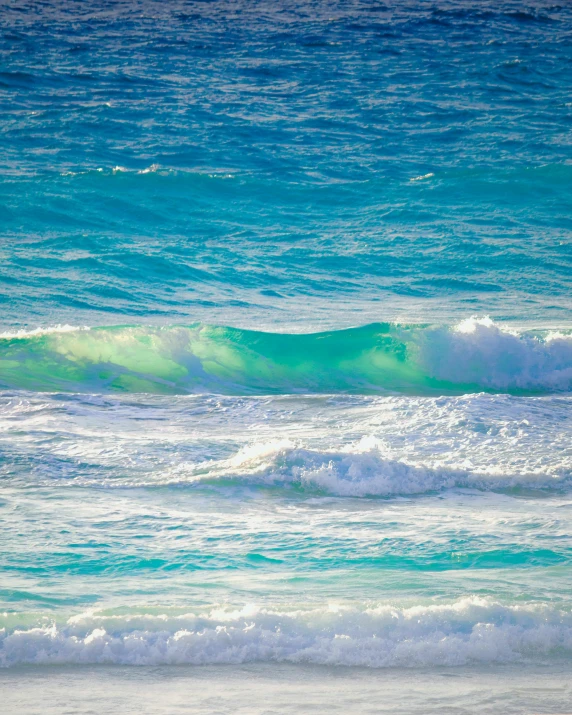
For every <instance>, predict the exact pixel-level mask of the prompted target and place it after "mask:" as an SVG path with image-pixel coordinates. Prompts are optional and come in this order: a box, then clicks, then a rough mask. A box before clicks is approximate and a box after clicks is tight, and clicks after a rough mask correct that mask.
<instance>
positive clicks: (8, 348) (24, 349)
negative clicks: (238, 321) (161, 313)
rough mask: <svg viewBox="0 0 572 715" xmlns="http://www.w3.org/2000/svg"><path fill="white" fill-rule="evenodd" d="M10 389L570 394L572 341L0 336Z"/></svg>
mask: <svg viewBox="0 0 572 715" xmlns="http://www.w3.org/2000/svg"><path fill="white" fill-rule="evenodd" d="M0 385H3V386H5V387H9V388H24V389H33V390H43V391H73V392H110V391H123V392H149V393H167V394H169V393H171V394H173V393H179V394H184V393H220V394H229V395H233V394H234V395H236V394H291V393H356V394H375V393H383V392H386V393H387V392H400V393H405V394H418V395H424V394H428V395H430V394H465V393H471V392H480V391H488V392H508V393H513V394H527V393H536V394H542V393H551V392H566V391H569V390H570V389H571V388H572V335H570V334H568V333H562V332H555V331H538V332H535V333H531V332H520V333H519V332H515V331H511V330H509V329H507V328H501V327H500V326H498V325H496V324H495V323H493V322H492V321H491V320H489V319H487V318H485V319H476V318H470V319H468V320H465V321H463V322H461V323H460V324H458V325H456V326H427V325H401V324H394V323H377V324H373V325H366V326H364V327H361V328H350V329H348V330H339V331H330V332H325V333H312V334H282V333H263V332H258V331H253V330H241V329H238V328H228V327H218V326H212V325H205V324H200V323H196V324H193V325H190V326H173V327H164V328H155V327H152V326H151V327H150V326H114V327H102V328H92V329H90V330H85V329H77V330H74V329H73V328H71V327H69V326H63V327H59V328H55V329H45V330H43V329H38V330H37V331H32V332H29V333H5V334H4V336H0Z"/></svg>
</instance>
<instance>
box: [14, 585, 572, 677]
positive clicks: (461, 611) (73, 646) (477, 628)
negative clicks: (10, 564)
mask: <svg viewBox="0 0 572 715" xmlns="http://www.w3.org/2000/svg"><path fill="white" fill-rule="evenodd" d="M571 651H572V612H571V611H570V609H569V608H566V609H562V610H559V609H558V608H556V607H553V606H548V605H542V604H541V605H532V604H519V605H505V604H502V603H499V602H495V601H493V600H490V599H484V598H477V597H468V598H464V599H461V600H459V601H456V602H454V603H451V604H445V605H418V606H413V607H405V608H403V607H401V608H400V607H396V606H392V605H387V604H383V605H369V606H364V605H362V606H360V607H356V606H355V605H352V606H348V605H330V606H325V607H307V608H300V609H298V610H285V609H283V608H281V609H273V608H260V607H256V606H247V607H244V608H242V609H238V610H226V609H224V608H220V609H213V610H211V611H210V612H206V613H203V614H200V613H196V614H195V613H187V614H183V615H167V614H165V615H149V614H144V613H143V614H130V615H102V614H97V613H93V612H91V613H85V614H81V615H77V616H74V617H71V618H69V619H68V620H67V621H66V622H63V623H60V624H56V623H52V624H50V625H40V626H37V627H22V626H17V625H16V626H12V627H6V628H3V629H1V630H0V665H2V666H4V667H9V666H14V665H18V664H22V663H35V664H56V663H57V664H63V663H91V664H96V663H106V664H122V665H163V664H166V665H167V664H193V665H203V664H222V663H246V662H254V661H266V662H268V661H270V662H292V663H313V664H320V665H334V666H336V665H342V666H361V667H370V668H385V667H391V666H402V667H418V666H435V665H446V666H456V665H465V664H468V663H502V662H510V661H517V660H521V659H534V658H538V657H539V656H541V657H545V656H547V655H550V654H558V653H562V652H564V653H567V654H569V653H570V652H571Z"/></svg>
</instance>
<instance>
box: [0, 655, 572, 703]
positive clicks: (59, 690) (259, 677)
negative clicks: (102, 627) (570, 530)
mask: <svg viewBox="0 0 572 715" xmlns="http://www.w3.org/2000/svg"><path fill="white" fill-rule="evenodd" d="M39 691H41V693H42V696H41V700H42V704H41V706H40V705H39V704H38V697H37V694H38V692H39ZM0 693H1V695H2V700H3V702H4V703H5V706H6V707H8V708H9V709H10V712H25V713H27V714H28V715H40V713H41V714H42V715H55V714H56V713H58V715H59V713H67V712H69V713H71V712H73V713H78V715H87V713H99V712H121V713H126V714H130V713H134V714H135V713H140V712H145V713H149V714H150V715H155V713H157V714H158V713H165V712H169V713H189V712H192V713H198V714H200V713H205V715H206V714H207V713H208V714H209V715H214V714H215V713H216V714H218V713H221V715H222V713H228V712H233V713H252V714H253V715H271V714H272V713H300V712H304V713H307V712H312V713H318V714H321V713H330V712H333V713H336V712H339V713H352V715H353V714H354V713H355V715H368V714H370V713H371V714H373V713H389V714H391V715H424V714H425V713H443V712H446V713H450V714H451V715H466V714H468V713H478V714H479V715H481V714H482V715H493V714H495V713H499V712H503V713H507V714H508V715H513V714H514V715H517V714H518V715H522V714H525V713H526V714H527V715H528V714H530V715H565V714H567V713H569V712H570V701H571V698H572V680H571V676H570V672H569V668H568V665H567V664H565V663H560V664H559V665H557V666H556V667H554V666H551V667H546V666H543V665H537V666H535V667H533V668H530V667H523V666H517V667H515V666H506V665H505V666H501V667H497V668H494V669H491V668H483V667H480V668H470V669H465V668H460V669H443V668H440V669H431V670H419V671H416V672H414V673H412V672H411V671H407V670H405V671H404V670H399V669H392V670H387V671H382V672H373V673H372V672H371V671H368V670H361V669H358V668H327V667H317V666H312V667H309V666H304V667H301V666H294V665H288V666H285V665H275V664H274V665H268V664H257V665H251V666H240V667H237V666H222V667H221V666H219V667H212V666H204V667H200V668H194V669H192V670H189V669H188V668H184V667H181V668H136V669H133V668H128V669H126V668H108V667H100V668H93V667H85V666H76V667H75V668H66V669H57V670H54V669H53V668H47V667H44V668H38V667H33V668H18V669H17V670H14V671H11V673H10V676H9V678H8V677H7V673H6V672H5V671H0Z"/></svg>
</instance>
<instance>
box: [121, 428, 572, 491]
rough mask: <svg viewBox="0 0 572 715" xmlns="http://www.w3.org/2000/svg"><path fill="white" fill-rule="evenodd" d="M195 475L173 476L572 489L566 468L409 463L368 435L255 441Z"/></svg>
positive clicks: (297, 483) (363, 486)
mask: <svg viewBox="0 0 572 715" xmlns="http://www.w3.org/2000/svg"><path fill="white" fill-rule="evenodd" d="M197 471H198V474H195V475H189V476H188V477H187V478H185V479H183V480H181V479H180V477H179V478H176V480H175V481H176V483H177V484H184V483H187V484H189V483H190V484H197V483H205V482H212V481H213V480H214V481H220V480H228V479H230V480H233V481H235V482H238V483H241V482H242V483H246V484H248V485H259V486H260V485H262V486H289V487H291V486H292V487H298V488H301V489H303V490H305V491H309V492H313V491H314V492H316V491H317V492H326V493H327V494H331V495H334V496H341V497H368V496H398V495H413V494H423V493H427V492H436V491H442V490H445V489H451V488H468V489H479V490H482V491H498V490H507V489H531V490H561V489H567V488H569V487H570V486H571V485H572V484H571V481H572V474H570V472H569V471H566V470H565V471H562V470H560V471H559V472H558V473H550V472H547V471H543V472H542V473H540V472H531V473H520V474H519V473H515V474H503V473H499V472H476V471H468V470H464V469H455V468H454V467H448V466H440V467H429V466H420V465H415V464H411V463H408V462H406V461H404V460H400V459H394V458H392V457H391V456H390V455H388V454H386V453H384V449H383V445H381V444H380V443H379V442H378V440H376V439H375V438H371V437H366V438H363V439H362V440H360V441H359V442H358V443H356V444H353V445H348V446H347V447H346V448H345V449H343V450H340V451H333V450H332V451H319V450H311V449H307V448H302V447H296V446H295V445H294V444H293V443H292V442H291V441H289V440H279V441H274V442H267V443H257V444H253V445H250V446H248V447H245V448H244V449H242V450H240V452H238V453H237V454H236V455H235V456H234V457H233V458H231V459H229V460H226V461H223V462H222V463H219V464H218V465H212V464H209V465H208V466H207V467H205V468H201V466H200V465H199V468H198V470H197ZM123 485H124V483H123ZM137 485H139V486H141V483H139V482H137Z"/></svg>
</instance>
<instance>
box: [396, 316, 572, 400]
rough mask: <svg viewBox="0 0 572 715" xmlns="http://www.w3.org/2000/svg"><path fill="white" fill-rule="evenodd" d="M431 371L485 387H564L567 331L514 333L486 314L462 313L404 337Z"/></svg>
mask: <svg viewBox="0 0 572 715" xmlns="http://www.w3.org/2000/svg"><path fill="white" fill-rule="evenodd" d="M408 339H409V340H410V341H411V342H412V344H413V345H415V346H416V351H417V355H416V360H417V362H418V364H419V366H420V368H421V369H422V370H423V372H425V373H426V374H428V375H429V376H431V377H434V378H437V379H439V380H446V381H447V382H452V383H457V384H474V385H478V386H480V387H481V388H485V389H494V390H505V389H522V390H550V391H554V390H556V391H567V390H570V389H571V386H572V335H570V334H565V333H563V332H560V331H549V332H547V333H546V334H545V335H542V336H541V335H535V334H532V333H519V332H517V331H515V330H511V329H510V328H507V327H501V326H499V325H497V324H495V323H494V322H493V321H492V320H491V319H490V318H474V317H473V318H468V319H466V320H463V321H461V322H460V323H459V324H458V325H456V326H455V327H454V328H453V329H450V328H428V329H426V330H419V331H415V332H414V333H413V334H412V335H411V337H410V338H408Z"/></svg>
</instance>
